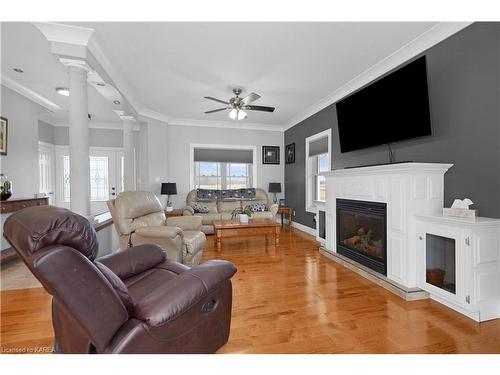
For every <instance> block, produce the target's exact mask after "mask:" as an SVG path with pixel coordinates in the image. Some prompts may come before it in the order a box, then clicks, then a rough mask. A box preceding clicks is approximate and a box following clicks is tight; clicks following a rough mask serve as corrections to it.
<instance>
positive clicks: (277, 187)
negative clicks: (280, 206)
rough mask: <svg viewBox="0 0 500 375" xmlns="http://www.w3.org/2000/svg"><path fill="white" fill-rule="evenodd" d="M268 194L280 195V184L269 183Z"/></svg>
mask: <svg viewBox="0 0 500 375" xmlns="http://www.w3.org/2000/svg"><path fill="white" fill-rule="evenodd" d="M269 192H270V193H281V183H280V182H270V183H269Z"/></svg>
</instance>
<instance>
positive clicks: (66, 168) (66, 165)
mask: <svg viewBox="0 0 500 375" xmlns="http://www.w3.org/2000/svg"><path fill="white" fill-rule="evenodd" d="M63 168H64V170H63V198H64V201H65V202H69V201H70V198H71V195H70V187H69V156H68V155H64V161H63Z"/></svg>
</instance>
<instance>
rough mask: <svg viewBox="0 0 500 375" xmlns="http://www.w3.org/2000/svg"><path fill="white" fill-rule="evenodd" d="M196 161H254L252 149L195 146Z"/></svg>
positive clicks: (249, 162)
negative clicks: (221, 148)
mask: <svg viewBox="0 0 500 375" xmlns="http://www.w3.org/2000/svg"><path fill="white" fill-rule="evenodd" d="M194 161H211V162H219V163H245V164H252V163H253V152H252V150H220V149H215V148H195V149H194Z"/></svg>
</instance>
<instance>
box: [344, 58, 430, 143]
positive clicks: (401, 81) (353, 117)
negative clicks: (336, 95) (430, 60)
mask: <svg viewBox="0 0 500 375" xmlns="http://www.w3.org/2000/svg"><path fill="white" fill-rule="evenodd" d="M337 120H338V127H339V138H340V151H341V152H343V153H344V152H349V151H354V150H359V149H362V148H367V147H373V146H377V145H382V144H390V143H392V142H397V141H402V140H405V139H410V138H416V137H421V136H425V135H431V119H430V111H429V96H428V91H427V67H426V62H425V56H423V57H421V58H419V59H417V60H415V61H413V62H411V63H409V64H408V65H406V66H404V67H402V68H400V69H398V70H396V71H394V72H392V73H390V74H388V75H387V76H385V77H383V78H381V79H379V80H378V81H375V82H374V83H372V84H370V85H368V86H366V87H365V88H363V89H361V90H359V91H358V92H356V93H354V94H352V95H350V96H348V97H347V98H345V99H342V100H341V101H339V102H338V103H337Z"/></svg>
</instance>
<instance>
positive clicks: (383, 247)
mask: <svg viewBox="0 0 500 375" xmlns="http://www.w3.org/2000/svg"><path fill="white" fill-rule="evenodd" d="M386 222H387V205H386V204H385V203H380V202H365V201H358V200H350V199H337V253H339V254H341V255H344V256H346V257H348V258H350V259H352V260H354V261H356V262H358V263H360V264H362V265H364V266H366V267H369V268H371V269H372V270H374V271H377V272H379V273H381V274H383V275H387V244H386V240H387V227H386Z"/></svg>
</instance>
